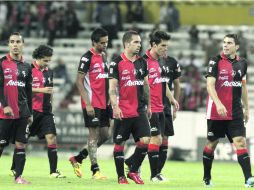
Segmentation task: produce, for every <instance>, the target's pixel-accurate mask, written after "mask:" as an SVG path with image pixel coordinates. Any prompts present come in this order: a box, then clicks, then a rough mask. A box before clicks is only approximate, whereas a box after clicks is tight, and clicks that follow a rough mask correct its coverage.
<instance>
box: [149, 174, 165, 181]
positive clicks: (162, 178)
mask: <svg viewBox="0 0 254 190" xmlns="http://www.w3.org/2000/svg"><path fill="white" fill-rule="evenodd" d="M166 181H167V180H166V178H164V177H163V176H162V175H161V174H157V175H156V176H155V177H153V178H151V182H166Z"/></svg>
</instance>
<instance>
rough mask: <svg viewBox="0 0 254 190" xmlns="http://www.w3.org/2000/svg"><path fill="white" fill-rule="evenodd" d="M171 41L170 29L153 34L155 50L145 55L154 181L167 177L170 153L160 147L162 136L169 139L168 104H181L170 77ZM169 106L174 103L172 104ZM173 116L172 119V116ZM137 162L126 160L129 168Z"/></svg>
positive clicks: (151, 167) (151, 36)
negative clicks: (166, 116) (166, 129)
mask: <svg viewBox="0 0 254 190" xmlns="http://www.w3.org/2000/svg"><path fill="white" fill-rule="evenodd" d="M169 40H170V35H168V34H167V33H166V32H163V31H156V32H154V33H152V34H151V35H150V45H151V49H149V50H147V51H146V54H145V55H144V58H145V59H146V61H147V63H148V72H149V75H148V78H149V86H150V99H151V110H152V117H151V119H150V125H151V139H150V143H149V145H148V158H149V162H150V169H151V181H153V182H162V181H166V180H167V179H166V178H165V177H163V176H162V174H161V173H160V172H161V169H162V167H161V165H162V164H161V162H162V161H163V162H164V163H165V161H166V159H165V158H166V156H167V154H165V153H164V152H166V151H167V149H166V151H165V149H160V147H162V137H163V138H164V139H165V137H164V136H165V134H164V133H165V116H164V107H166V106H168V104H169V103H170V102H172V104H174V105H175V106H176V109H175V110H177V109H178V107H179V105H178V102H177V101H176V100H175V99H174V97H173V96H172V94H171V92H170V90H169V86H168V83H169V80H170V78H172V74H171V72H173V69H171V67H172V66H171V65H169V64H170V61H171V59H170V58H169V57H166V54H167V50H168V41H169ZM166 99H167V100H166ZM169 100H170V101H169ZM165 101H166V102H165ZM164 104H165V106H164ZM169 106H171V104H170V105H169ZM170 116H171V115H170ZM167 119H168V118H167ZM170 119H171V121H172V116H171V118H170ZM167 125H168V123H167ZM168 127H171V126H167V128H168ZM166 138H167V136H166ZM166 142H167V141H166ZM165 144H166V143H165V140H164V144H163V146H165ZM166 145H167V144H166ZM161 150H163V151H161ZM161 153H162V154H163V159H161ZM164 155H165V156H164ZM161 160H162V161H161ZM133 162H134V160H133V156H131V157H130V158H128V159H126V160H125V163H126V164H127V165H128V167H129V168H130V167H131V165H132V163H133ZM163 165H164V164H163Z"/></svg>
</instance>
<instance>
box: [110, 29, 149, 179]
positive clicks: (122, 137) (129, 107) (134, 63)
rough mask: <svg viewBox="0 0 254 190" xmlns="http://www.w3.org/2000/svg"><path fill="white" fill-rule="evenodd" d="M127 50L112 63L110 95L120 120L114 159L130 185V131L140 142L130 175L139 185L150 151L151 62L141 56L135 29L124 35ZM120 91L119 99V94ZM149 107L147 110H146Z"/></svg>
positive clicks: (139, 39) (117, 128)
mask: <svg viewBox="0 0 254 190" xmlns="http://www.w3.org/2000/svg"><path fill="white" fill-rule="evenodd" d="M122 41H123V46H124V52H123V53H121V54H120V56H119V57H117V58H115V59H114V60H113V61H112V62H111V63H110V69H109V73H110V79H109V96H110V100H111V105H112V107H113V114H114V117H115V119H117V125H116V126H115V131H114V143H115V147H114V161H115V166H116V171H117V175H118V183H119V184H128V181H127V179H126V177H125V174H124V144H125V141H126V140H128V139H129V136H130V134H132V135H133V137H134V139H139V141H137V142H136V149H135V152H134V160H135V162H134V163H133V166H132V167H131V170H130V171H129V172H128V174H127V177H128V178H130V179H131V180H133V181H134V182H135V183H136V184H144V181H143V180H142V179H141V178H140V176H139V175H138V173H137V171H138V168H139V167H140V165H141V164H142V162H143V160H144V158H145V155H146V154H147V145H148V143H149V140H150V126H149V121H148V117H147V114H148V115H149V116H150V114H151V105H150V89H149V84H148V76H147V75H148V72H147V62H146V60H145V59H143V58H142V57H139V56H138V53H139V51H140V48H141V38H140V36H139V34H138V33H137V32H135V31H128V32H126V33H125V34H124V35H123V39H122ZM118 94H119V102H118V100H117V95H118ZM146 106H147V109H146Z"/></svg>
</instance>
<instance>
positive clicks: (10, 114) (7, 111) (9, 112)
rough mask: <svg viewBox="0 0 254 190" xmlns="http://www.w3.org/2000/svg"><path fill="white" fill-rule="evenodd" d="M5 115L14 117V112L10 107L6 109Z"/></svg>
mask: <svg viewBox="0 0 254 190" xmlns="http://www.w3.org/2000/svg"><path fill="white" fill-rule="evenodd" d="M4 115H7V116H14V113H13V110H12V108H11V107H10V106H6V107H4Z"/></svg>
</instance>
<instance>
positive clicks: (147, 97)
mask: <svg viewBox="0 0 254 190" xmlns="http://www.w3.org/2000/svg"><path fill="white" fill-rule="evenodd" d="M144 96H145V100H146V102H147V114H148V118H151V116H152V111H151V101H150V87H149V82H148V76H146V77H145V78H144Z"/></svg>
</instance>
